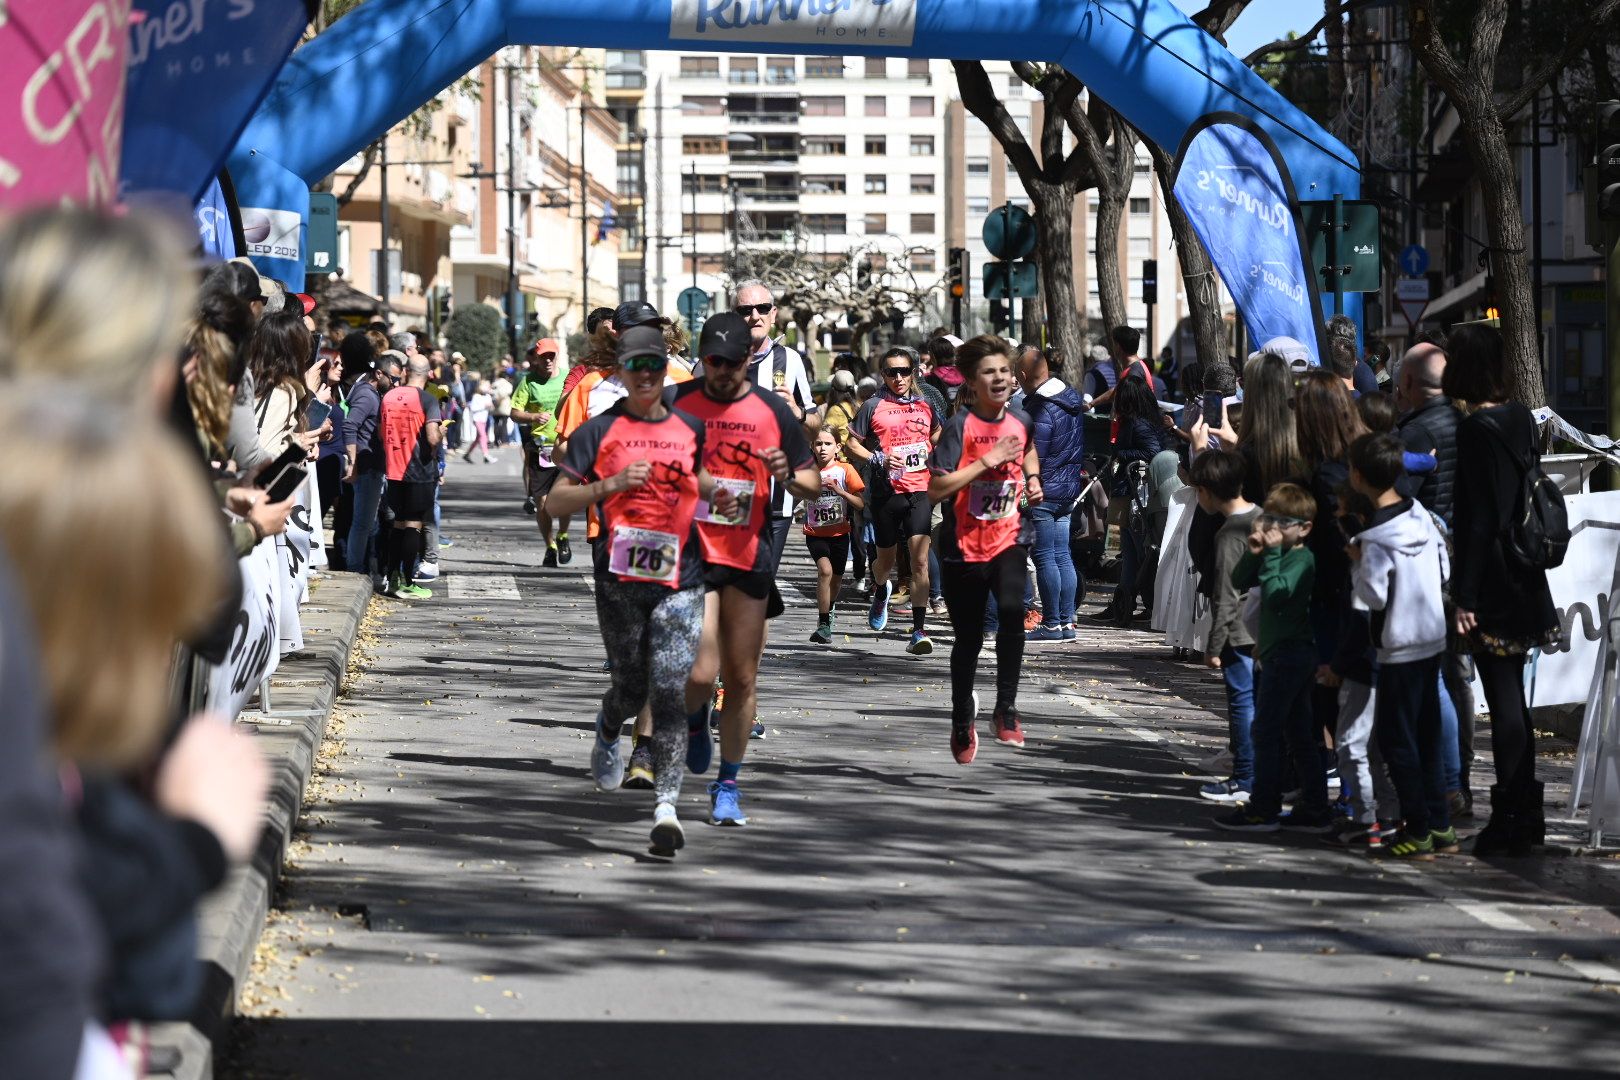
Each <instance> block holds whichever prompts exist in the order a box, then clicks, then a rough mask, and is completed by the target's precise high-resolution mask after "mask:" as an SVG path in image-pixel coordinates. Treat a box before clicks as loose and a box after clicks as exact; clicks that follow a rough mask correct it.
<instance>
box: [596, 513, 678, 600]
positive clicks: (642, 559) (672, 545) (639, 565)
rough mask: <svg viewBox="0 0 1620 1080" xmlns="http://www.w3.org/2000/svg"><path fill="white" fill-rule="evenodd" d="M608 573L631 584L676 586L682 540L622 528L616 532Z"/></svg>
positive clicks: (675, 537)
mask: <svg viewBox="0 0 1620 1080" xmlns="http://www.w3.org/2000/svg"><path fill="white" fill-rule="evenodd" d="M608 570H610V571H611V572H613V573H614V574H617V575H618V576H619V577H621V578H624V579H626V580H628V581H656V582H658V583H659V584H661V585H671V586H673V585H674V584H676V581H677V579H678V577H679V575H680V572H681V538H680V537H678V536H676V535H675V534H674V533H667V532H658V531H656V530H653V529H633V528H631V527H630V526H628V525H620V526H618V527H617V528H615V529H614V530H613V542H612V544H611V546H610V547H609V549H608Z"/></svg>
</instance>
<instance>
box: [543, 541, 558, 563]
mask: <svg viewBox="0 0 1620 1080" xmlns="http://www.w3.org/2000/svg"><path fill="white" fill-rule="evenodd" d="M540 565H541V566H556V565H557V545H556V544H553V545H551V546H550V547H548V548H546V557H545V558H544V559H541V560H540Z"/></svg>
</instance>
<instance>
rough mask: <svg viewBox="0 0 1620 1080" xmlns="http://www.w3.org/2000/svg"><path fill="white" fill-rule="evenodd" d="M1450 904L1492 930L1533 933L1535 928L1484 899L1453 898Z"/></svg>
mask: <svg viewBox="0 0 1620 1080" xmlns="http://www.w3.org/2000/svg"><path fill="white" fill-rule="evenodd" d="M1451 906H1452V907H1454V908H1456V909H1457V910H1458V911H1460V912H1462V913H1463V914H1464V915H1471V916H1473V917H1474V918H1476V919H1478V920H1479V921H1480V922H1482V923H1484V924H1485V925H1486V926H1488V927H1490V928H1491V929H1492V930H1514V931H1517V932H1519V933H1526V934H1533V933H1535V930H1536V928H1535V927H1533V926H1531V925H1530V924H1529V923H1527V922H1525V921H1524V920H1523V919H1521V918H1519V917H1518V916H1516V915H1509V914H1508V913H1507V912H1505V911H1503V910H1502V909H1501V908H1500V907H1499V906H1497V905H1496V904H1491V903H1487V902H1485V901H1484V900H1453V901H1451Z"/></svg>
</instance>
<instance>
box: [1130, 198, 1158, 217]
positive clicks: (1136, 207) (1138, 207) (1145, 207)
mask: <svg viewBox="0 0 1620 1080" xmlns="http://www.w3.org/2000/svg"><path fill="white" fill-rule="evenodd" d="M1152 209H1153V207H1152V205H1151V204H1150V203H1149V201H1148V200H1147V199H1132V200H1131V213H1132V214H1142V215H1145V214H1148V213H1151V212H1152Z"/></svg>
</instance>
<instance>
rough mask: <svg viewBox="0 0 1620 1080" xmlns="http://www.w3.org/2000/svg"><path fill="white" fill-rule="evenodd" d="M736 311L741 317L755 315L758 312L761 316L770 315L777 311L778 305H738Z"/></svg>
mask: <svg viewBox="0 0 1620 1080" xmlns="http://www.w3.org/2000/svg"><path fill="white" fill-rule="evenodd" d="M734 310H735V311H736V312H737V314H739V315H753V314H755V313H756V312H757V313H758V314H760V315H769V314H770V313H771V312H773V311H775V310H776V305H775V304H774V303H767V304H738V305H737V306H736V308H735V309H734Z"/></svg>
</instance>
